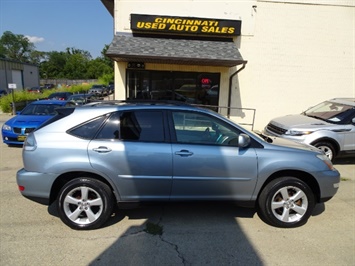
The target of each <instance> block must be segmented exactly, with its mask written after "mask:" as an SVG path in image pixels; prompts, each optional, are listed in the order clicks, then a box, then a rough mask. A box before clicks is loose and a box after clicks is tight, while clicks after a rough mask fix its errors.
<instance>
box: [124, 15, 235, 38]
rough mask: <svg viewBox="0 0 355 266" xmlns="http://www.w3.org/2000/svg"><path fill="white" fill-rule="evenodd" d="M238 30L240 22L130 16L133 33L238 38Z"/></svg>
mask: <svg viewBox="0 0 355 266" xmlns="http://www.w3.org/2000/svg"><path fill="white" fill-rule="evenodd" d="M240 28H241V21H240V20H221V19H207V18H192V17H171V16H152V15H139V14H131V30H133V31H150V32H166V33H173V34H207V35H219V36H221V35H222V36H238V35H240Z"/></svg>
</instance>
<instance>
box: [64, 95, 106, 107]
mask: <svg viewBox="0 0 355 266" xmlns="http://www.w3.org/2000/svg"><path fill="white" fill-rule="evenodd" d="M100 100H103V98H102V97H99V96H96V95H94V94H84V93H81V94H73V95H71V96H70V97H69V98H68V102H73V103H75V105H83V104H87V103H91V102H95V101H100Z"/></svg>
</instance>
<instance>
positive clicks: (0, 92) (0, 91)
mask: <svg viewBox="0 0 355 266" xmlns="http://www.w3.org/2000/svg"><path fill="white" fill-rule="evenodd" d="M7 94H8V92H7V90H0V97H2V96H5V95H7Z"/></svg>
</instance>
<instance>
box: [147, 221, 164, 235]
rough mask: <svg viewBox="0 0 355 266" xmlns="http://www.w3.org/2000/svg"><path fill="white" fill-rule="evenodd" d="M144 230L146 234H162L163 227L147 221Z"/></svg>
mask: <svg viewBox="0 0 355 266" xmlns="http://www.w3.org/2000/svg"><path fill="white" fill-rule="evenodd" d="M144 231H145V232H147V233H148V234H151V235H162V234H163V227H162V226H161V225H159V224H154V223H151V222H147V224H146V227H145V230H144Z"/></svg>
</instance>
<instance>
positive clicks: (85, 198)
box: [57, 178, 113, 230]
mask: <svg viewBox="0 0 355 266" xmlns="http://www.w3.org/2000/svg"><path fill="white" fill-rule="evenodd" d="M57 204H58V205H57V206H58V213H59V217H60V219H61V220H62V221H63V222H64V223H65V224H66V225H68V226H69V227H71V228H73V229H77V230H90V229H96V228H99V227H100V226H102V225H103V224H104V223H105V222H106V221H107V220H108V218H109V217H110V215H111V214H112V210H113V195H112V192H111V189H110V188H109V186H108V185H106V184H105V183H103V182H101V181H98V180H95V179H92V178H76V179H73V180H71V181H70V182H68V183H67V184H65V186H64V187H63V188H62V189H61V190H60V192H59V195H58V200H57Z"/></svg>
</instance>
